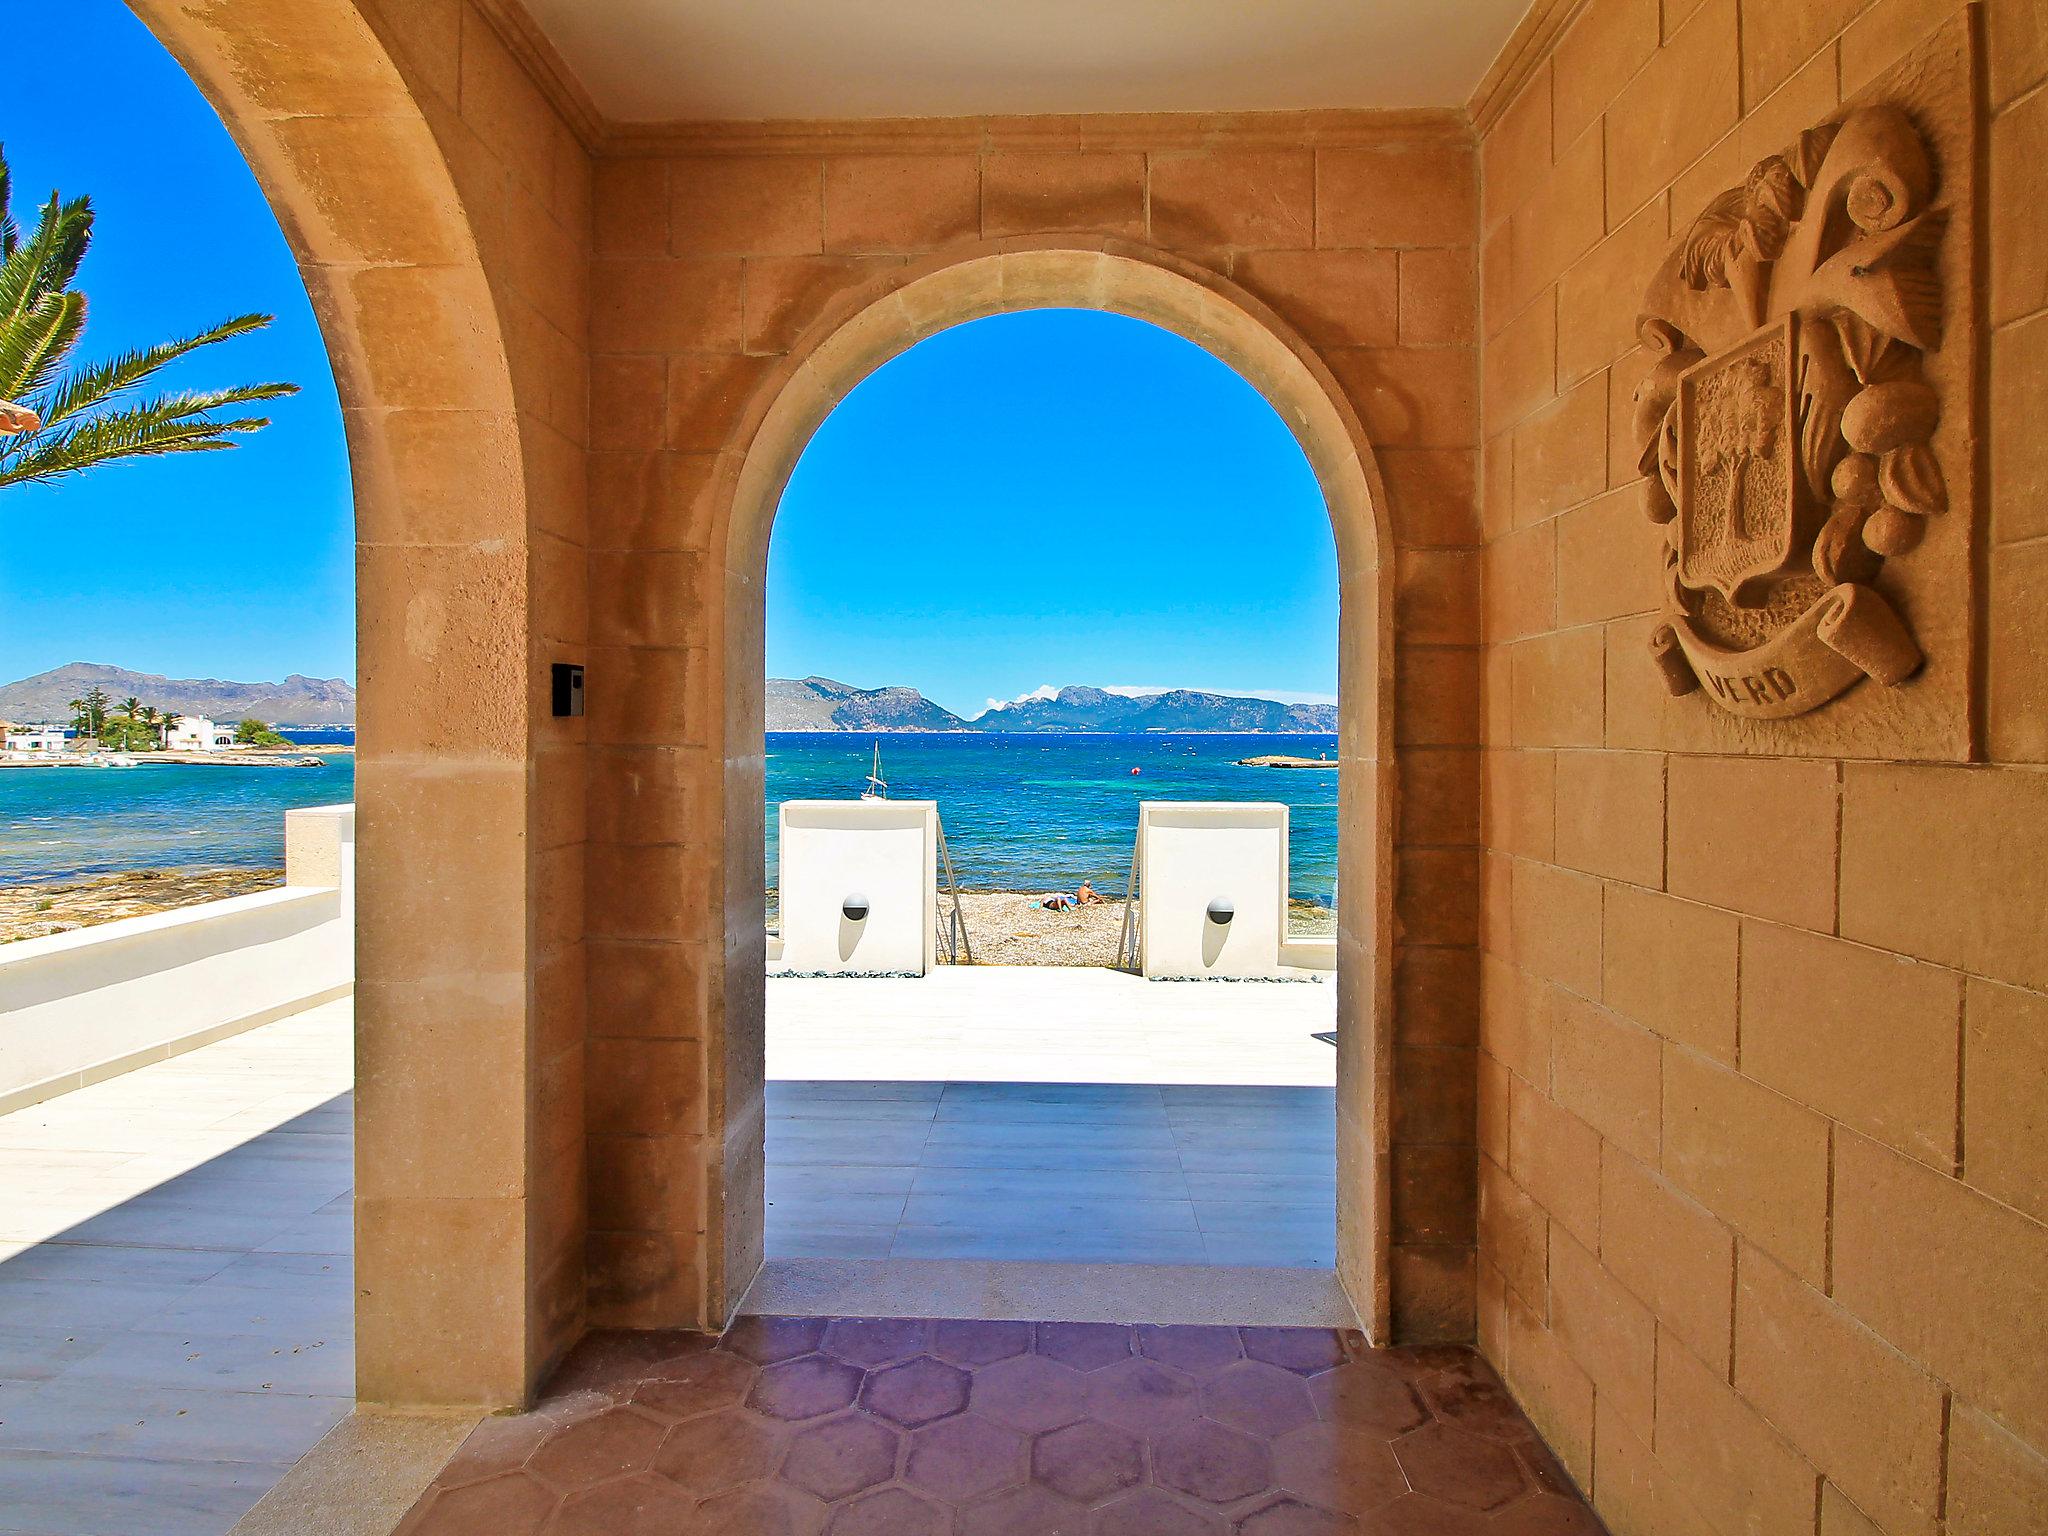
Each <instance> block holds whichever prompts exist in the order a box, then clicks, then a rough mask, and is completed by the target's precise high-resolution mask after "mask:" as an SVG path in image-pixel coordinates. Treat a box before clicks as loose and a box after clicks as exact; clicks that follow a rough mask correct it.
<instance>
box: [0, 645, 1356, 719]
mask: <svg viewBox="0 0 2048 1536" xmlns="http://www.w3.org/2000/svg"><path fill="white" fill-rule="evenodd" d="M93 687H99V688H103V689H105V690H106V692H107V694H108V696H109V697H110V698H113V699H115V700H117V701H118V700H121V699H125V698H127V697H129V696H130V695H133V696H134V697H136V698H138V699H140V700H142V702H143V703H145V704H150V705H154V706H155V707H156V708H158V709H165V710H173V711H175V712H176V713H178V714H181V715H206V716H209V717H210V718H212V719H215V720H240V719H243V718H245V717H249V716H253V717H255V718H256V719H258V720H263V721H268V722H284V723H287V724H291V725H339V724H346V723H350V722H352V721H354V719H355V717H356V691H355V689H354V688H352V687H350V686H349V685H348V684H347V683H345V682H343V681H342V680H341V679H340V678H338V677H335V678H316V677H301V676H299V675H298V674H296V673H294V674H293V675H292V676H290V677H287V678H286V679H285V680H284V681H283V682H279V683H236V682H224V681H222V680H220V679H218V678H211V677H205V678H189V677H188V678H173V677H162V676H159V675H158V674H156V673H153V672H131V671H129V670H128V669H126V668H125V667H110V666H102V665H100V664H98V663H95V662H87V661H74V662H70V663H68V664H67V665H65V666H61V667H57V668H54V669H52V670H51V671H48V672H39V673H37V674H36V675H35V676H34V677H27V678H23V679H22V680H21V681H20V682H18V683H9V684H7V685H6V686H5V687H0V720H10V721H18V722H38V721H57V720H68V719H70V718H71V701H72V700H73V699H76V698H80V697H82V696H83V695H84V694H85V692H86V690H87V689H89V688H93ZM767 720H768V729H769V730H771V731H849V732H862V731H869V732H889V731H1013V732H1026V731H1044V732H1068V733H1071V732H1098V733H1105V734H1123V733H1137V732H1143V731H1221V732H1228V733H1230V734H1233V735H1258V734H1263V733H1272V734H1287V733H1301V734H1307V733H1314V732H1327V731H1334V730H1336V728H1337V710H1336V706H1334V705H1331V704H1284V703H1281V702H1280V701H1278V700H1276V699H1257V698H1241V697H1239V696H1237V695H1235V694H1227V693H1204V692H1201V691H1199V690H1197V689H1193V688H1172V689H1166V690H1163V691H1161V692H1158V693H1136V694H1134V693H1115V692H1111V691H1110V690H1108V689H1105V688H1089V687H1082V686H1076V687H1067V688H1061V689H1059V690H1057V691H1049V690H1042V691H1040V692H1039V693H1035V694H1031V695H1028V696H1027V697H1025V698H1022V699H1017V700H1013V701H1012V702H1010V703H1007V704H994V705H991V706H990V707H989V708H988V709H986V710H984V711H983V712H982V713H981V714H979V715H976V716H973V717H972V718H968V717H964V716H961V715H956V714H954V713H953V712H952V711H951V710H949V709H945V708H943V707H941V706H940V705H937V704H934V703H933V702H932V701H931V700H930V699H928V698H926V697H925V696H924V695H923V694H921V693H919V692H918V691H917V690H916V689H915V688H855V687H853V686H852V685H851V684H848V683H840V682H834V681H833V680H832V679H831V678H828V677H805V678H788V677H771V678H769V679H768V687H767Z"/></svg>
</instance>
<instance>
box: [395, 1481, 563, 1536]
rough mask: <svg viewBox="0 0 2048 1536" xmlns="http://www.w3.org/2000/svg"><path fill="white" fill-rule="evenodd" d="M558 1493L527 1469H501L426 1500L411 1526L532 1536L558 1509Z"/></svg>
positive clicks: (461, 1533)
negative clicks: (479, 1480) (532, 1475)
mask: <svg viewBox="0 0 2048 1536" xmlns="http://www.w3.org/2000/svg"><path fill="white" fill-rule="evenodd" d="M558 1497H559V1495H557V1494H555V1493H554V1492H552V1491H551V1490H549V1489H546V1488H543V1487H542V1486H541V1485H540V1484H539V1483H538V1482H536V1481H535V1480H534V1479H533V1478H532V1477H530V1476H528V1475H527V1474H526V1473H524V1472H502V1473H500V1474H498V1476H496V1477H491V1478H486V1479H484V1480H483V1481H482V1482H476V1483H471V1484H469V1485H468V1486H467V1487H464V1488H446V1489H441V1490H439V1491H438V1492H436V1493H435V1494H434V1496H433V1498H432V1499H431V1500H430V1501H429V1502H427V1503H426V1504H425V1505H424V1506H423V1508H422V1510H421V1512H420V1514H419V1516H418V1520H417V1524H416V1525H414V1526H412V1527H411V1529H415V1530H418V1531H420V1532H422V1533H431V1536H492V1533H496V1532H503V1533H504V1536H529V1533H530V1532H535V1531H538V1530H539V1529H540V1528H541V1526H542V1524H543V1523H545V1522H546V1520H547V1518H548V1516H549V1515H551V1514H553V1513H554V1511H555V1503H556V1501H557V1499H558Z"/></svg>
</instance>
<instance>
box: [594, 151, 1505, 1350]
mask: <svg viewBox="0 0 2048 1536" xmlns="http://www.w3.org/2000/svg"><path fill="white" fill-rule="evenodd" d="M1476 211H1477V203H1476V160H1475V156H1474V153H1473V150H1472V146H1471V141H1470V137H1469V134H1468V133H1467V132H1466V131H1465V129H1464V127H1463V125H1462V124H1461V123H1458V122H1456V121H1455V120H1452V119H1450V118H1449V117H1446V116H1433V117H1432V116H1423V117H1392V118H1372V117H1369V116H1361V115H1357V114H1341V115H1336V116H1330V117H1312V116H1308V115H1300V116H1281V117H1250V118H1238V119H1215V120H1199V121H1191V120H1188V119H1179V118H1162V119H1144V118H1136V119H1131V118H1111V119H1073V120H1059V119H1036V120H1030V121H1027V122H981V121H977V122H948V123H933V124H920V125H862V124H851V123H849V124H830V125H822V126H816V127H805V128H803V129H800V130H790V131H771V130H759V131H756V130H751V129H746V128H735V129H731V130H723V129H717V128H709V129H703V130H697V131H691V132H688V133H686V134H681V135H676V136H671V137H669V138H667V139H662V138H659V137H652V138H647V139H644V140H638V141H636V140H633V139H630V138H629V139H626V140H624V141H622V142H621V143H620V144H618V145H616V146H614V147H613V149H612V150H611V151H610V152H608V153H607V154H605V155H604V156H603V157H602V158H600V160H599V162H598V164H597V167H596V195H595V211H594V220H595V222H594V236H595V245H594V259H593V263H592V271H593V279H592V311H591V327H590V341H591V396H592V410H591V447H592V453H591V456H590V508H591V521H590V551H591V552H590V565H589V570H590V587H591V593H592V605H591V622H592V631H591V645H592V649H591V652H590V661H591V675H592V678H593V679H594V681H593V684H592V691H591V698H592V719H591V736H590V776H591V794H590V802H589V805H590V811H589V814H590V828H591V837H592V841H591V845H590V848H589V860H590V864H589V870H590V873H589V891H590V902H589V910H588V913H587V919H586V921H587V931H588V934H589V947H590V977H591V983H590V986H591V1006H590V1031H591V1036H592V1039H591V1044H590V1051H591V1058H590V1069H591V1085H592V1089H591V1092H592V1096H591V1101H590V1102H591V1105H592V1117H591V1135H590V1141H589V1157H590V1168H591V1175H592V1189H593V1192H594V1199H593V1216H592V1232H591V1241H590V1254H591V1280H592V1307H593V1317H594V1318H596V1319H601V1320H610V1321H617V1322H634V1321H655V1320H667V1321H674V1320H676V1319H678V1318H692V1317H695V1318H704V1317H707V1316H708V1315H709V1311H710V1309H711V1306H712V1302H711V1299H710V1298H711V1297H712V1296H713V1295H714V1293H715V1288H716V1287H717V1286H718V1285H719V1284H720V1282H721V1281H723V1279H724V1278H725V1276H724V1275H722V1274H720V1273H719V1267H720V1266H724V1267H726V1268H731V1267H732V1266H733V1261H734V1256H732V1255H727V1254H725V1253H723V1251H722V1249H721V1248H720V1246H719V1242H720V1236H721V1228H722V1227H723V1226H724V1225H725V1224H726V1223H725V1221H724V1212H723V1211H722V1209H721V1207H720V1205H719V1202H720V1200H721V1199H722V1198H723V1196H724V1194H725V1193H726V1192H727V1191H726V1189H725V1186H726V1185H727V1184H728V1183H729V1184H730V1185H731V1193H732V1195H733V1198H735V1199H742V1198H744V1192H743V1189H742V1188H741V1186H742V1185H743V1184H744V1182H745V1180H744V1170H743V1169H742V1168H741V1167H740V1165H739V1162H738V1160H737V1154H736V1153H734V1151H733V1149H732V1147H731V1145H730V1143H731V1142H732V1141H733V1139H734V1138H735V1137H740V1136H745V1135H748V1134H752V1132H751V1128H750V1118H751V1117H758V1113H759V1109H758V1093H759V1090H758V1085H757V1084H754V1083H751V1082H749V1081H746V1080H745V1078H744V1076H743V1075H740V1076H735V1075H733V1074H736V1073H740V1072H741V1069H742V1066H743V1063H742V1062H741V1059H740V1058H741V1057H743V1056H744V1055H746V1053H747V1052H748V1050H749V1048H750V1046H749V1042H748V1041H746V1040H745V1039H743V1038H738V1037H730V1038H729V1037H727V1036H726V1035H725V1034H724V1033H723V1031H724V1029H725V1026H726V1024H727V1022H728V1016H729V1015H736V1014H737V1013H738V1012H739V1010H738V1009H737V1008H735V1007H728V1006H727V999H729V998H736V997H740V996H744V993H742V992H739V991H736V990H735V989H738V988H742V987H748V986H751V985H752V984H751V982H750V981H749V980H748V979H747V978H745V977H742V976H739V975H737V974H736V971H734V972H728V969H727V958H728V957H727V952H726V940H727V932H728V927H729V924H728V914H727V913H726V912H725V910H724V906H723V897H722V895H721V893H720V890H719V889H718V888H717V887H715V886H709V885H707V884H706V881H705V872H706V871H707V870H713V869H716V868H719V867H720V865H719V863H718V860H717V858H716V844H717V842H718V840H719V839H720V838H722V837H723V836H724V835H725V834H724V830H723V826H724V822H723V811H722V809H721V796H722V795H723V794H724V793H725V792H726V791H725V787H724V781H723V779H722V775H723V774H724V772H725V770H726V766H727V762H728V760H729V759H734V760H742V759H747V758H751V757H753V756H754V754H755V753H756V751H757V748H756V747H755V746H754V745H752V744H751V743H750V742H747V741H745V740H743V739H742V737H743V736H744V734H745V733H746V732H748V731H749V730H754V731H757V730H758V728H759V727H758V710H757V709H749V708H748V706H747V701H746V699H745V698H744V697H727V696H725V693H724V683H723V681H722V678H723V677H724V673H725V661H724V651H723V649H722V647H724V646H726V645H728V644H730V645H734V646H739V645H747V644H751V643H753V642H750V641H749V640H748V639H747V637H745V636H742V635H734V634H728V633H726V632H724V626H725V623H726V619H725V617H724V609H723V607H722V605H721V598H722V597H723V596H724V592H725V589H724V586H723V583H724V582H725V581H726V580H727V579H729V578H728V573H727V572H726V571H725V570H724V568H723V565H722V561H723V559H724V548H723V544H722V542H721V535H722V531H723V530H722V528H721V526H720V523H719V519H720V518H721V517H722V516H723V508H724V507H725V506H726V505H727V504H729V502H730V499H731V487H732V484H733V481H734V478H735V476H736V475H737V471H738V465H739V459H740V456H741V455H742V453H743V452H744V450H745V448H746V446H747V444H746V442H745V441H743V440H741V436H740V429H741V426H742V423H743V419H744V417H745V413H746V412H747V410H748V409H749V407H750V405H751V404H754V403H755V402H757V401H758V398H759V396H760V392H761V390H762V388H763V385H764V381H766V380H767V379H768V378H769V377H770V375H771V372H772V370H774V369H775V368H776V367H777V366H778V365H779V364H780V363H781V361H782V359H783V358H784V357H785V355H786V354H788V353H789V351H790V350H791V348H792V347H795V346H797V345H798V344H799V339H800V338H801V337H803V336H804V335H805V333H806V330H807V328H808V327H810V326H811V324H812V323H813V322H814V321H815V320H816V319H817V317H818V316H819V315H820V314H821V313H822V312H823V311H824V310H825V308H826V307H827V306H828V305H829V304H831V303H832V302H833V301H834V300H835V299H838V298H839V297H841V296H842V295H844V294H846V293H847V292H848V291H849V290H851V289H853V288H856V287H858V286H860V285H862V284H865V283H867V282H869V281H870V280H872V279H873V278H875V277H876V276H877V275H878V274H881V273H884V272H886V271H888V270H890V269H892V268H901V267H902V266H903V265H904V264H906V263H908V262H911V261H914V260H918V259H922V258H925V257H928V256H930V255H931V254H932V253H934V252H943V251H945V250H947V249H948V248H960V249H965V248H968V247H970V246H972V245H974V244H975V243H977V242H980V241H984V240H988V239H995V238H999V237H1005V236H1019V235H1029V236H1045V235H1059V234H1072V235H1074V236H1076V237H1077V238H1082V239H1088V240H1099V239H1100V238H1102V237H1105V236H1111V237H1121V238H1126V239H1131V240H1136V241H1142V242H1146V243H1148V244H1151V245H1153V246H1156V247H1160V248H1163V249H1165V250H1167V251H1169V252H1171V253H1173V254H1176V255H1179V256H1182V257H1186V258H1189V259H1192V260H1194V261H1197V262H1199V263H1201V264H1203V265H1205V266H1208V267H1210V268H1212V269H1213V270H1215V271H1218V272H1220V273H1223V274H1225V275H1227V276H1229V277H1231V278H1233V279H1234V280H1235V281H1236V282H1238V283H1240V284H1242V285H1243V286H1244V287H1245V288H1247V289H1249V290H1250V291H1251V292H1252V293H1253V294H1254V295H1255V296H1257V297H1258V298H1260V299H1262V300H1264V301H1265V302H1267V303H1269V304H1271V305H1272V306H1273V308H1274V309H1275V310H1276V311H1278V313H1279V314H1280V315H1281V316H1282V317H1283V318H1284V319H1285V320H1287V321H1288V322H1290V323H1291V324H1293V325H1294V326H1296V327H1298V328H1299V330H1300V331H1301V332H1302V333H1303V335H1304V336H1305V337H1306V338H1307V340H1308V341H1309V342H1310V343H1311V344H1312V345H1314V346H1315V347H1316V348H1317V349H1318V350H1319V352H1320V354H1321V356H1322V357H1323V359H1324V360H1325V361H1326V362H1327V363H1328V365H1329V366H1330V368H1331V369H1332V370H1333V371H1334V372H1335V374H1336V376H1337V377H1338V379H1339V380H1340V381H1341V382H1342V384H1343V386H1344V388H1345V389H1346V390H1347V391H1348V393H1349V396H1350V399H1351V401H1352V403H1353V405H1354V406H1355V408H1356V409H1357V411H1358V412H1359V414H1360V415H1361V417H1362V418H1363V420H1364V424H1365V427H1366V430H1367V432H1368V434H1369V436H1370V437H1371V439H1372V442H1373V446H1374V448H1375V450H1376V452H1377V454H1378V456H1379V462H1380V466H1381V469H1382V472H1383V473H1384V475H1385V478H1386V481H1387V485H1388V491H1389V497H1390V500H1391V503H1392V505H1391V508H1390V511H1391V517H1392V523H1393V527H1394V531H1395V542H1396V544H1397V546H1398V548H1397V550H1396V551H1395V552H1393V553H1392V555H1391V558H1389V557H1388V556H1387V555H1385V554H1383V555H1382V560H1383V563H1384V564H1390V565H1391V566H1392V568H1393V571H1394V578H1395V582H1396V585H1397V588H1398V595H1397V603H1398V616H1397V623H1398V627H1399V643H1398V645H1397V649H1396V654H1395V656H1394V657H1393V658H1392V659H1391V661H1392V665H1394V666H1395V667H1396V669H1397V677H1398V680H1397V701H1398V702H1397V710H1398V720H1397V725H1396V731H1395V740H1396V746H1397V749H1398V771H1399V774H1400V776H1401V781H1402V793H1403V799H1402V807H1403V810H1402V816H1401V826H1400V830H1399V841H1400V853H1399V868H1400V875H1401V879H1400V886H1399V896H1398V902H1399V910H1398V923H1397V927H1398V931H1399V933H1400V936H1401V942H1400V947H1399V952H1398V955H1397V974H1398V994H1399V1001H1398V1003H1397V1009H1396V1013H1397V1018H1398V1019H1399V1021H1400V1022H1399V1024H1398V1026H1397V1028H1398V1034H1397V1050H1398V1059H1397V1062H1396V1072H1397V1076H1398V1077H1399V1078H1400V1079H1401V1081H1402V1082H1404V1083H1410V1084H1413V1086H1414V1092H1413V1094H1412V1096H1410V1097H1407V1098H1405V1099H1403V1100H1402V1101H1401V1102H1402V1107H1401V1109H1400V1110H1399V1112H1398V1115H1397V1119H1396V1122H1395V1126H1394V1131H1393V1137H1394V1141H1395V1144H1396V1150H1395V1154H1394V1167H1393V1180H1394V1203H1393V1212H1392V1218H1393V1223H1394V1230H1395V1268H1394V1297H1395V1306H1396V1308H1397V1311H1398V1312H1399V1314H1400V1316H1399V1326H1400V1327H1402V1328H1403V1329H1404V1330H1405V1331H1407V1332H1410V1333H1415V1334H1426V1335H1428V1336H1431V1337H1442V1336H1454V1337H1455V1336H1465V1335H1466V1334H1468V1333H1469V1331H1470V1327H1471V1307H1472V1295H1473V1291H1472V1244H1473V1235H1474V1227H1473V1209H1474V1206H1473V1192H1472V1191H1473V1187H1472V1168H1473V1157H1472V1134H1473V1100H1472V1092H1471V1085H1472V1083H1473V1081H1474V1077H1473V1071H1472V1062H1473V1047H1474V1042H1475V1014H1476V1009H1475V999H1476V992H1477V976H1476V969H1475V965H1476V950H1475V948H1474V944H1475V940H1476V932H1477V930H1476V923H1477V876H1478V856H1477V851H1476V846H1475V844H1476V840H1477V836H1478V753H1477V750H1476V748H1477V744H1478V715H1477V710H1476V700H1477V677H1478V670H1477V669H1478V651H1477V644H1478V640H1479V629H1478V578H1479V568H1478V551H1477V541H1478V536H1479V533H1478V521H1477V503H1476V481H1475V468H1476V453H1475V449H1476V444H1477V441H1478V438H1477V428H1478V361H1477V352H1476V334H1477V333H1476V325H1475V315H1476V291H1475V285H1476V262H1475V253H1474V249H1473V245H1472V239H1473V234H1474V231H1475V229H1476ZM1049 301H1050V302H1058V301H1059V296H1058V295H1057V294H1052V295H1050V296H1049ZM965 533H966V536H967V537H968V538H969V540H970V541H971V538H972V529H971V528H968V529H967V530H965ZM759 574H760V573H759V572H758V571H756V572H752V573H747V572H739V573H737V574H736V575H735V576H733V577H732V578H730V579H737V580H741V581H747V580H758V577H759ZM721 700H723V710H722V711H721V708H720V703H721ZM1360 835H1364V836H1368V837H1369V836H1370V835H1371V834H1370V832H1369V830H1366V829H1361V833H1360ZM732 856H733V857H738V856H739V854H738V853H737V852H734V853H733V854H732ZM755 884H756V885H758V881H756V882H755ZM678 889H681V890H683V891H685V892H686V893H687V894H686V895H685V897H684V899H683V900H681V901H666V902H664V901H659V900H656V899H654V896H655V893H657V892H672V891H675V890H678ZM731 919H732V922H734V923H744V922H751V921H755V920H756V915H755V914H754V912H753V911H752V910H749V911H748V912H744V913H735V914H732V915H731ZM739 968H744V961H743V960H741V961H740V963H739ZM752 1048H753V1049H755V1050H757V1049H758V1045H757V1044H755V1045H754V1046H753V1047H752ZM721 1053H722V1057H723V1059H722V1060H721ZM600 1061H601V1062H602V1068H601V1069H600ZM600 1077H601V1078H602V1081H601V1082H600ZM600 1104H601V1105H602V1111H601V1112H600V1109H599V1106H600ZM656 1169H659V1170H663V1173H662V1176H661V1177H659V1178H655V1177H652V1176H651V1170H656ZM729 1170H730V1171H731V1172H732V1176H731V1177H730V1179H728V1178H727V1177H726V1175H727V1173H728V1171H729ZM599 1192H601V1193H599ZM739 1257H740V1258H742V1259H744V1255H741V1256H739ZM738 1267H740V1268H744V1267H745V1265H744V1263H741V1264H740V1265H739V1266H738Z"/></svg>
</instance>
